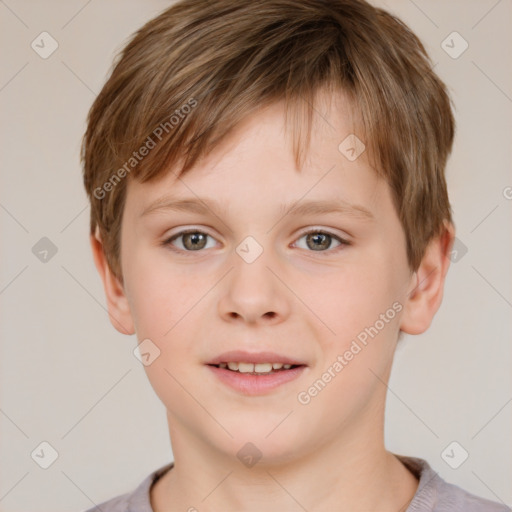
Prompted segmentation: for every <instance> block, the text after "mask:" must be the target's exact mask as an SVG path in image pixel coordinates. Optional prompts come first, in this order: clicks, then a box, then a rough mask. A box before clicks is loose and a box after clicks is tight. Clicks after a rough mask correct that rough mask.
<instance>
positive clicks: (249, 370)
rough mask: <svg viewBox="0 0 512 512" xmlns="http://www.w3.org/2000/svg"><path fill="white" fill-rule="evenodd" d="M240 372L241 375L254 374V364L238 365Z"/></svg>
mask: <svg viewBox="0 0 512 512" xmlns="http://www.w3.org/2000/svg"><path fill="white" fill-rule="evenodd" d="M238 371H239V372H240V373H252V372H254V365H253V364H252V363H238Z"/></svg>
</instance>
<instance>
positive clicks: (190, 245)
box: [164, 231, 212, 252]
mask: <svg viewBox="0 0 512 512" xmlns="http://www.w3.org/2000/svg"><path fill="white" fill-rule="evenodd" d="M180 238H181V239H182V240H181V243H180V244H178V245H176V244H174V243H173V242H174V241H179V240H180ZM208 238H212V237H210V235H208V234H207V233H203V232H202V231H181V232H180V233H177V234H176V235H174V236H172V237H171V238H169V239H168V240H167V241H165V242H164V245H173V246H174V247H177V249H179V250H182V251H184V252H193V251H200V250H201V249H204V248H205V247H206V245H207V240H208ZM180 245H181V246H180Z"/></svg>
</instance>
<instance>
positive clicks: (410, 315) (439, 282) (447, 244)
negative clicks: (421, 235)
mask: <svg viewBox="0 0 512 512" xmlns="http://www.w3.org/2000/svg"><path fill="white" fill-rule="evenodd" d="M454 237H455V228H454V226H453V224H451V223H448V222H445V224H444V229H443V232H442V233H441V235H439V236H438V237H437V238H435V239H433V240H431V242H430V243H429V245H428V246H427V248H426V250H425V254H424V256H423V259H422V260H421V263H420V266H419V267H418V269H417V271H416V272H415V273H414V274H413V277H412V278H411V289H410V290H409V293H408V295H407V298H406V301H405V308H404V312H403V314H402V318H401V323H400V330H402V331H404V332H406V333H407V334H421V333H423V332H425V331H426V330H427V329H428V328H429V326H430V324H431V323H432V320H433V318H434V315H435V314H436V312H437V310H438V309H439V306H440V305H441V301H442V299H443V291H444V283H445V277H446V273H447V272H448V268H449V267H450V258H449V256H450V251H451V248H452V246H453V241H454Z"/></svg>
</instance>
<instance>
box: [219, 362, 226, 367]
mask: <svg viewBox="0 0 512 512" xmlns="http://www.w3.org/2000/svg"><path fill="white" fill-rule="evenodd" d="M227 366H228V365H227V364H226V363H220V364H219V368H227Z"/></svg>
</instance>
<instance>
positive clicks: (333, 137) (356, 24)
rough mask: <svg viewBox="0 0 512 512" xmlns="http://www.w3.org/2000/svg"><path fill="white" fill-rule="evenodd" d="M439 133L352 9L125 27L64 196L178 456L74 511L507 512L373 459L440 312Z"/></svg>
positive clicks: (219, 13) (288, 9) (426, 84)
mask: <svg viewBox="0 0 512 512" xmlns="http://www.w3.org/2000/svg"><path fill="white" fill-rule="evenodd" d="M290 128H291V129H290ZM290 135H293V136H292V137H290ZM453 136H454V119H453V115H452V111H451V106H450V100H449V97H448V95H447V92H446V88H445V86H444V84H443V83H442V81H441V80H440V79H439V78H438V77H437V76H436V75H435V74H434V73H433V71H432V69H431V66H430V62H429V59H428V56H427V55H426V52H425V50H424V48H423V46H422V44H421V42H420V41H419V40H418V39H417V38H416V36H415V35H413V34H412V33H411V32H410V30H409V29H408V28H407V27H406V26H405V25H404V24H403V23H402V22H400V21H399V20H398V19H396V18H394V17H393V16H391V15H390V14H389V13H387V12H385V11H383V10H381V9H377V8H375V7H372V6H371V5H370V4H368V3H366V2H364V1H360V0H334V1H333V0H331V1H327V0H300V1H299V0H293V1H292V0H260V1H254V2H236V1H233V0H215V1H213V0H211V1H206V0H191V1H190V0H188V1H181V2H179V3H176V4H174V5H173V6H172V7H171V8H170V9H168V10H167V11H165V12H163V13H162V14H161V15H159V16H158V17H157V18H155V19H154V20H152V21H150V22H149V23H147V24H146V25H145V26H144V27H142V28H141V29H140V30H139V31H138V32H137V34H136V35H135V37H134V38H133V40H132V41H131V42H130V43H129V44H128V45H127V47H126V48H125V49H124V51H123V53H122V54H121V55H120V58H119V59H118V61H117V62H116V66H115V68H114V70H113V72H112V75H111V77H110V78H109V80H108V82H107V83H106V85H105V86H104V88H103V90H102V91H101V93H100V94H99V96H98V98H97V99H96V101H95V103H94V105H93V107H92V109H91V111H90V114H89V118H88V128H87V132H86V134H85V136H84V143H83V163H84V183H85V187H86V190H87V193H88V196H89V198H90V201H91V245H92V250H93V255H94V260H95V264H96V267H97V269H98V271H99V273H100V276H101V278H102V281H103V284H104V288H105V292H106V297H107V303H108V310H109V316H110V319H111V322H112V323H113V325H114V326H115V328H116V329H117V330H119V331H120V332H121V333H124V334H128V335H132V334H136V335H137V339H138V343H139V347H138V354H139V358H140V360H141V362H142V363H143V364H144V367H145V370H146V372H147V375H148V378H149V380H150V382H151V385H152V386H153V388H154V390H155V392H156V393H157V395H158V396H159V398H160V399H161V400H162V402H163V403H164V405H165V407H166V411H167V419H168V426H169V434H170V438H171V442H172V448H173V454H174V459H175V460H174V463H169V464H167V465H166V466H164V467H162V468H159V469H158V470H156V471H155V472H153V473H152V474H150V475H149V476H148V477H147V478H146V479H145V480H144V481H143V482H142V483H141V484H140V486H139V487H138V488H137V489H136V490H134V491H133V492H131V493H128V494H125V495H123V496H120V497H117V498H114V499H112V500H110V501H108V502H105V503H103V504H101V505H98V507H95V508H94V509H91V510H97V509H99V510H102V511H104V512H106V511H109V512H114V511H115V512H121V511H132V512H135V511H137V512H151V511H154V512H163V511H171V510H172V511H174V510H188V511H196V510H197V511H201V512H202V511H213V510H223V511H242V510H243V511H263V510H265V511H267V510H272V511H274V510H275V511H300V510H307V511H310V512H312V511H318V510H328V511H338V510H339V511H351V512H352V511H379V512H387V511H392V512H397V511H405V510H407V511H427V510H429V511H430V510H436V511H448V510H450V511H451V510H460V511H465V512H474V511H504V510H507V508H506V507H505V506H502V505H499V504H497V503H493V502H490V501H488V500H484V499H481V498H478V497H475V496H473V495H471V494H469V493H467V492H466V491H464V490H462V489H460V488H458V487H456V486H453V485H450V484H447V483H446V482H444V481H443V480H442V479H441V478H440V477H439V476H438V475H437V474H436V473H435V472H434V471H433V470H432V469H431V468H430V467H429V465H428V464H427V462H426V461H424V460H421V459H417V458H412V457H405V456H399V455H395V454H392V453H390V452H388V451H386V449H385V447H384V442H383V437H384V436H383V430H384V405H385V397H386V389H387V388H386V383H387V381H388V380H389V376H390V372H391V367H392V361H393V354H394V350H395V347H396V344H397V342H398V339H399V337H400V335H401V333H402V332H405V333H408V334H420V333H422V332H424V331H425V330H426V329H427V328H428V327H429V325H430V323H431V321H432V318H433V316H434V315H435V313H436V311H437V310H438V308H439V306H440V303H441V300H442V295H443V286H444V280H445V276H446V273H447V271H448V267H449V258H448V255H449V253H450V250H451V247H452V243H453V239H454V226H453V222H452V218H451V209H450V204H449V200H448V195H447V190H446V182H445V178H444V169H445V165H446V161H447V158H448V155H449V153H450V151H451V146H452V141H453Z"/></svg>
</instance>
